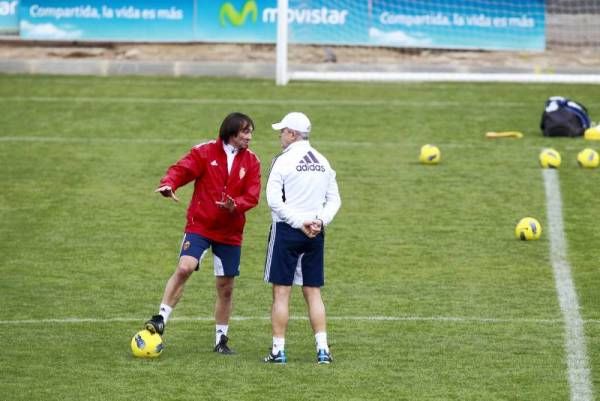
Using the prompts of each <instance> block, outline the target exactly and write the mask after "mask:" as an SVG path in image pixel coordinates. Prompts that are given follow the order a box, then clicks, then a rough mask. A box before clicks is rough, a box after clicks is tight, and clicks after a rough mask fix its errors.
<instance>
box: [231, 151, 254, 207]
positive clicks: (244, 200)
mask: <svg viewBox="0 0 600 401" xmlns="http://www.w3.org/2000/svg"><path fill="white" fill-rule="evenodd" d="M259 198H260V162H259V161H258V159H255V161H254V163H253V164H252V168H251V169H250V170H249V171H248V181H247V182H246V190H245V191H244V194H243V195H242V196H238V197H236V198H234V201H235V207H236V209H237V211H238V212H240V213H245V212H246V211H248V210H250V209H252V208H253V207H254V206H256V205H258V200H259Z"/></svg>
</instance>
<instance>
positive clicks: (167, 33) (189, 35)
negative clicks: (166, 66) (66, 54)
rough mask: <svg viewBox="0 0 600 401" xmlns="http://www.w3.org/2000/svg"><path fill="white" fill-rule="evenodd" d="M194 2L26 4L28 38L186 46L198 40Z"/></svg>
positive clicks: (23, 16)
mask: <svg viewBox="0 0 600 401" xmlns="http://www.w3.org/2000/svg"><path fill="white" fill-rule="evenodd" d="M193 4H194V3H193V1H179V0H106V1H104V0H86V1H84V2H82V1H80V0H40V1H35V0H21V5H20V8H19V12H20V15H19V17H20V24H19V26H20V35H21V37H22V38H25V39H48V40H110V41H144V42H165V41H168V42H182V41H192V40H194V32H193V25H194V24H193V18H194V9H193Z"/></svg>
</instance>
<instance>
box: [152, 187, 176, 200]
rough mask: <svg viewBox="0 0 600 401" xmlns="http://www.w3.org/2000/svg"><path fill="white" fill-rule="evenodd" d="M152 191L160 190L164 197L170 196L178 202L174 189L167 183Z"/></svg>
mask: <svg viewBox="0 0 600 401" xmlns="http://www.w3.org/2000/svg"><path fill="white" fill-rule="evenodd" d="M154 192H160V194H161V195H162V196H164V197H165V198H172V199H173V200H174V201H175V202H179V198H178V197H177V196H176V195H175V191H173V189H172V188H171V187H170V186H169V185H163V186H162V187H160V188H157V189H156V190H155V191H154Z"/></svg>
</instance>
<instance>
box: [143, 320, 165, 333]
mask: <svg viewBox="0 0 600 401" xmlns="http://www.w3.org/2000/svg"><path fill="white" fill-rule="evenodd" d="M144 328H145V329H146V330H148V331H149V332H150V333H152V334H155V333H158V334H160V335H161V336H162V334H163V333H164V332H165V320H164V319H163V317H162V316H161V315H154V316H152V319H150V320H148V321H147V322H146V323H144Z"/></svg>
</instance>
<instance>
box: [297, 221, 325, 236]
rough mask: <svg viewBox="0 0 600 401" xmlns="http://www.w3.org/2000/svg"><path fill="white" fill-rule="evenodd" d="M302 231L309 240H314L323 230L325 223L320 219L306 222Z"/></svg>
mask: <svg viewBox="0 0 600 401" xmlns="http://www.w3.org/2000/svg"><path fill="white" fill-rule="evenodd" d="M301 230H302V232H303V233H304V235H306V236H307V237H308V238H314V237H316V236H317V235H319V233H320V232H321V231H322V230H323V221H322V220H319V219H315V220H306V221H305V222H304V223H302V228H301Z"/></svg>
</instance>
